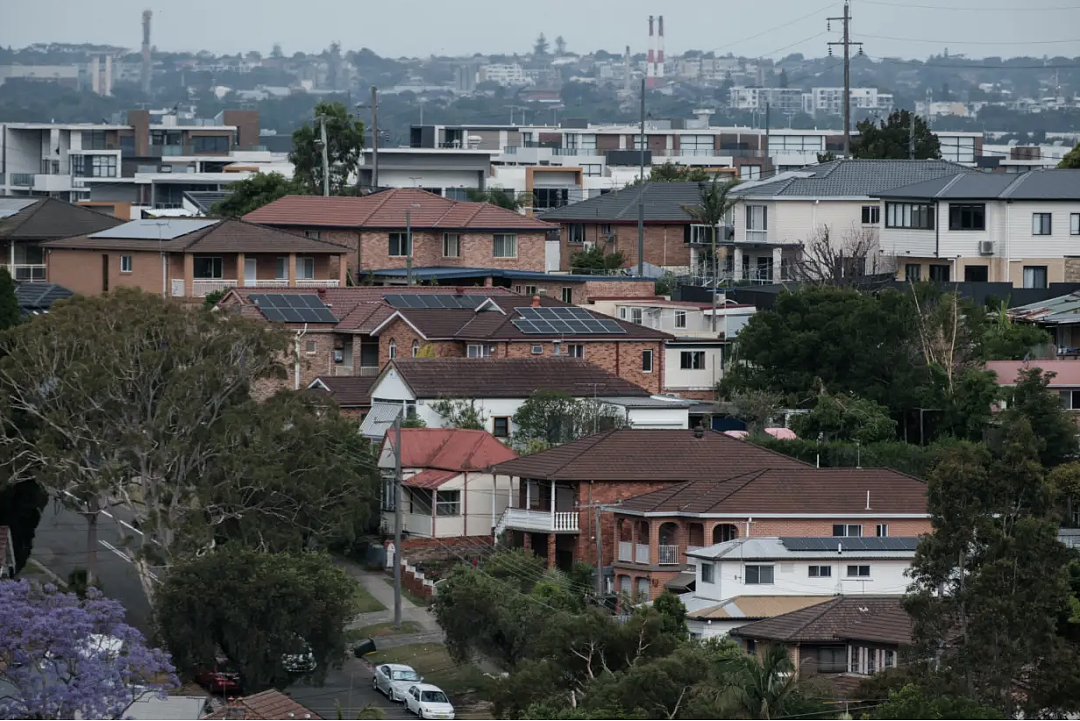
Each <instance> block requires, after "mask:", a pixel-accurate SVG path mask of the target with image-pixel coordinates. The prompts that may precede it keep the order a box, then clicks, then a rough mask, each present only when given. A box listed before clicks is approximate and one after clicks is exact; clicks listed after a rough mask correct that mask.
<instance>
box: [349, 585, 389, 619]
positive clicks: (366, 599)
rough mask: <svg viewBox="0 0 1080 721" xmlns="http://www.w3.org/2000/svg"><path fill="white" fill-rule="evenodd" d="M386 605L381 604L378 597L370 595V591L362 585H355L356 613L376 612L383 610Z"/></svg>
mask: <svg viewBox="0 0 1080 721" xmlns="http://www.w3.org/2000/svg"><path fill="white" fill-rule="evenodd" d="M385 610H386V606H384V605H382V602H380V601H379V599H377V598H375V597H374V596H372V595H371V593H370V592H369V591H368V590H367V589H366V588H364V587H363V586H360V585H357V587H356V612H357V613H377V612H379V611H385Z"/></svg>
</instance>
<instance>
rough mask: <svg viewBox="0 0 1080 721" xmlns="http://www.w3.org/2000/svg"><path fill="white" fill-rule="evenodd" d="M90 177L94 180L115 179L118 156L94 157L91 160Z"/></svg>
mask: <svg viewBox="0 0 1080 721" xmlns="http://www.w3.org/2000/svg"><path fill="white" fill-rule="evenodd" d="M90 177H92V178H115V177H116V156H115V155H93V156H91V160H90Z"/></svg>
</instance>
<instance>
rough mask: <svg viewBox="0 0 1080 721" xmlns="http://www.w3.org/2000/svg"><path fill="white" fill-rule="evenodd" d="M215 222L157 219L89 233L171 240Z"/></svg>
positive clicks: (125, 237)
mask: <svg viewBox="0 0 1080 721" xmlns="http://www.w3.org/2000/svg"><path fill="white" fill-rule="evenodd" d="M217 222H219V221H216V220H202V219H197V218H168V219H166V218H158V219H156V220H153V219H145V220H133V221H131V222H130V223H124V224H123V225H118V226H116V227H115V228H109V229H108V230H99V231H98V232H96V233H91V234H90V235H89V237H91V238H116V239H125V240H159V239H160V240H173V239H174V238H179V237H180V236H182V235H187V234H188V233H194V232H195V231H196V230H202V229H203V228H207V227H209V226H211V225H214V224H216V223H217Z"/></svg>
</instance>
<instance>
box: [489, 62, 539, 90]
mask: <svg viewBox="0 0 1080 721" xmlns="http://www.w3.org/2000/svg"><path fill="white" fill-rule="evenodd" d="M480 82H482V83H483V82H489V83H496V84H498V85H503V86H512V85H527V84H528V83H529V80H528V77H527V76H526V75H525V69H524V68H522V67H521V65H519V64H518V63H512V64H506V65H503V64H495V65H482V66H480Z"/></svg>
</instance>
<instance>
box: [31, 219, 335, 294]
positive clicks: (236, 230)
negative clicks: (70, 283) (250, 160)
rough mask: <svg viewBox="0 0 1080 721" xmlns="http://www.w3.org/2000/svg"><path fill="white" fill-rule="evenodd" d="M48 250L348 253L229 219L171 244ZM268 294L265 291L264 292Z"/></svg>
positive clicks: (98, 241)
mask: <svg viewBox="0 0 1080 721" xmlns="http://www.w3.org/2000/svg"><path fill="white" fill-rule="evenodd" d="M42 245H43V246H44V247H46V248H90V249H94V250H98V249H102V250H150V251H155V252H156V251H158V250H164V251H168V252H174V253H221V252H224V253H305V254H317V253H348V252H350V249H349V248H348V247H347V246H344V245H340V244H338V243H329V242H327V241H325V240H315V239H314V238H308V237H305V236H303V235H300V234H298V233H290V232H288V231H285V230H280V229H278V228H268V227H265V226H261V225H255V224H254V223H247V222H245V221H242V220H236V219H229V220H222V221H219V222H216V223H214V224H213V225H210V226H207V227H205V228H200V229H199V230H196V231H194V232H191V233H187V234H186V235H181V236H179V237H177V238H173V239H171V240H164V241H159V240H158V239H157V238H93V237H90V236H89V235H76V236H74V237H70V238H61V239H59V240H51V241H48V242H46V243H42ZM264 291H265V289H264ZM274 292H277V291H276V290H275V291H274Z"/></svg>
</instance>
